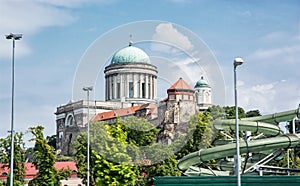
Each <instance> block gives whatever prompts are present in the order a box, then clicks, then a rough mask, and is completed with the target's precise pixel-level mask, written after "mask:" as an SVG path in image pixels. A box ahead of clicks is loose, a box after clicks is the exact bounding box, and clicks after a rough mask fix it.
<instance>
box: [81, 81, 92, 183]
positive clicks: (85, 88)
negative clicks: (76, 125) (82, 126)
mask: <svg viewBox="0 0 300 186" xmlns="http://www.w3.org/2000/svg"><path fill="white" fill-rule="evenodd" d="M83 90H84V91H86V92H87V106H88V114H87V176H86V185H87V186H89V185H90V91H92V90H93V87H92V86H91V87H84V88H83Z"/></svg>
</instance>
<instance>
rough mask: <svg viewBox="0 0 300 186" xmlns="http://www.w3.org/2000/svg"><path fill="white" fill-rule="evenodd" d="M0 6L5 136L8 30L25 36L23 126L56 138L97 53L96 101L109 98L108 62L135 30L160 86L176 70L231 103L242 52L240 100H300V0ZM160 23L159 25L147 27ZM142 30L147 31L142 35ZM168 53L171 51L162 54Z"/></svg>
mask: <svg viewBox="0 0 300 186" xmlns="http://www.w3.org/2000/svg"><path fill="white" fill-rule="evenodd" d="M0 4H1V5H0V36H2V37H0V66H1V68H0V137H5V136H7V135H8V132H7V131H9V130H10V124H11V84H12V83H11V82H12V78H11V71H12V66H11V64H12V41H11V40H6V39H5V35H7V34H9V33H22V34H23V38H22V39H21V40H20V41H16V48H15V104H14V105H15V112H14V118H15V119H14V125H15V126H14V130H15V131H17V132H26V130H27V129H28V127H30V126H36V125H44V126H45V135H53V134H55V130H56V124H55V114H54V113H55V110H56V108H57V106H59V105H62V104H66V103H68V102H69V101H70V100H73V99H75V100H77V99H80V96H83V95H82V94H83V93H81V94H80V95H78V97H75V98H74V84H76V82H77V80H76V78H78V77H77V75H78V74H80V73H79V71H80V70H81V69H82V64H88V63H87V62H85V61H88V60H89V59H90V58H88V55H89V54H90V53H93V52H94V53H95V55H94V58H93V59H91V60H92V61H94V62H97V59H98V58H99V60H98V61H99V64H98V65H101V67H100V66H99V67H98V68H97V69H96V70H95V72H93V73H95V74H94V75H95V76H96V79H95V77H94V79H93V80H94V81H96V82H94V83H95V84H94V85H95V86H96V89H95V90H97V91H95V92H94V95H93V98H94V99H99V100H101V99H103V93H104V92H103V91H101V90H102V89H103V88H102V86H103V83H102V82H101V78H103V72H102V71H101V70H102V69H103V65H107V64H109V57H110V56H111V55H113V52H112V51H113V50H118V49H120V48H122V46H126V45H127V44H128V43H127V42H128V41H129V35H130V34H132V35H133V36H132V40H133V41H134V42H135V43H134V44H136V46H140V47H141V48H143V47H144V48H143V49H144V50H145V51H146V52H150V53H151V52H152V53H151V57H152V59H153V60H151V61H156V63H154V64H155V65H157V66H158V68H159V78H160V80H161V84H160V85H161V86H163V87H168V86H169V84H170V83H172V82H173V83H174V82H175V81H176V78H177V79H178V78H179V77H177V76H176V75H178V76H179V75H183V76H186V77H187V81H188V83H190V84H191V86H193V84H194V83H195V82H196V81H197V80H198V79H200V76H201V75H204V76H205V77H206V78H207V81H208V82H209V83H210V84H212V85H213V86H212V91H213V94H214V96H213V104H219V105H229V106H233V105H234V94H233V84H234V82H233V60H234V58H235V57H242V58H243V60H244V64H243V65H241V66H239V67H238V69H237V87H238V105H239V106H241V107H243V108H244V109H245V110H246V111H249V110H254V109H258V110H260V112H261V113H262V114H270V113H274V112H280V111H286V110H292V109H296V108H297V107H298V105H299V104H300V84H299V79H300V73H299V64H300V62H299V58H300V2H299V1H298V0H286V1H281V0H272V1H270V0H252V1H245V0H241V1H237V0H223V1H222V0H160V1H158V0H157V1H155V0H154V1H146V0H133V1H125V0H110V1H105V0H26V1H25V0H0ZM153 21H154V22H155V23H159V24H157V25H155V26H153V25H152V27H150V26H149V25H151V23H152V22H153ZM131 25H133V26H134V27H130V26H131ZM147 26H149V28H148V27H147ZM128 27H129V28H130V29H128ZM114 31H116V32H118V33H116V32H114ZM129 32H130V33H129ZM144 34H145V35H146V34H148V35H147V36H143V37H144V38H143V37H142V36H141V35H144ZM151 34H152V35H151ZM114 36H118V37H114ZM174 38H176V39H175V40H174ZM142 39H146V40H149V39H152V40H158V41H162V43H164V42H166V43H167V44H168V45H167V49H166V46H164V45H163V44H161V43H160V44H161V45H160V46H158V45H153V43H150V44H149V42H148V43H147V42H146V43H145V42H139V41H141V40H142ZM102 41H105V42H102ZM199 43H200V44H202V45H201V46H200V45H198V44H199ZM156 44H157V43H156ZM170 44H171V45H172V44H173V45H175V46H179V47H180V51H181V52H182V51H188V55H192V58H193V59H194V60H196V61H197V60H199V61H201V60H202V57H203V56H201V55H203V54H206V53H205V52H208V53H209V54H208V55H209V56H210V57H211V59H213V61H214V62H213V63H214V65H213V67H214V68H212V69H210V68H208V67H206V66H205V65H207V64H206V63H205V60H202V61H204V62H203V63H199V64H198V65H197V69H195V68H194V66H193V65H191V63H190V62H191V60H187V58H184V57H183V56H181V57H180V58H178V56H176V54H175V53H176V52H174V51H176V50H174V47H171V48H172V50H170ZM97 47H100V48H101V47H102V49H110V50H108V51H107V53H106V54H105V55H104V53H105V52H104V51H101V50H100V51H95V50H96V49H97ZM155 47H156V49H157V50H155ZM159 47H162V48H159ZM175 48H176V47H175ZM150 49H151V50H150ZM164 49H166V50H168V51H169V53H168V54H169V56H168V57H166V56H164V55H163V54H162V51H164ZM177 49H178V48H177ZM155 51H156V52H157V51H159V52H160V53H155ZM170 51H171V52H170ZM196 53H197V54H196ZM198 54H199V56H198ZM200 54H201V55H200ZM158 55H160V56H159V57H157V56H158ZM170 55H171V57H170ZM172 55H173V56H172ZM176 57H177V58H176ZM204 58H205V57H203V59H204ZM103 59H105V60H103ZM175 59H176V60H177V61H175V62H174V61H173V60H175ZM170 66H172V71H171V70H170V68H171V67H170ZM89 68H91V66H89ZM198 68H199V69H201V70H199V71H198ZM170 71H171V73H170ZM200 71H201V72H200ZM85 73H86V74H89V72H86V71H85ZM96 73H97V74H96ZM91 74H92V72H91ZM169 76H172V79H170V78H169ZM173 76H174V77H173ZM216 77H217V78H216ZM220 77H222V78H221V80H220ZM168 78H169V79H168ZM173 78H174V79H173ZM218 78H219V79H218ZM164 80H165V83H164ZM163 84H164V85H163ZM218 85H219V86H218ZM75 88H76V87H75ZM223 89H224V93H223V92H222V90H223ZM160 90H164V91H165V89H164V88H160ZM163 94H164V92H159V93H158V95H159V96H160V97H163V96H164V95H163ZM220 97H222V98H224V99H220Z"/></svg>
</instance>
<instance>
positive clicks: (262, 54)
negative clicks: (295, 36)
mask: <svg viewBox="0 0 300 186" xmlns="http://www.w3.org/2000/svg"><path fill="white" fill-rule="evenodd" d="M298 53H300V45H291V46H285V47H280V48H271V49H258V50H256V51H255V52H254V53H253V54H252V56H251V57H253V58H256V59H267V58H277V57H278V56H282V55H283V56H282V57H284V56H291V55H295V54H298ZM295 60H296V59H295Z"/></svg>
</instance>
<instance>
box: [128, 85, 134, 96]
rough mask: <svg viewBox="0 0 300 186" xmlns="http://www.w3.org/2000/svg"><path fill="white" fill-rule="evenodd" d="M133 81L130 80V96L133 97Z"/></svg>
mask: <svg viewBox="0 0 300 186" xmlns="http://www.w3.org/2000/svg"><path fill="white" fill-rule="evenodd" d="M133 91H134V89H133V82H129V97H130V98H133Z"/></svg>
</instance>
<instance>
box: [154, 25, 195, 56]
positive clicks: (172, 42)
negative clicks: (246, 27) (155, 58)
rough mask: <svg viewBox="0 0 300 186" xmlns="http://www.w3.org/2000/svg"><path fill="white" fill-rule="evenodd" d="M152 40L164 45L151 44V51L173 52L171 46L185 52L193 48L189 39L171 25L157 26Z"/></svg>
mask: <svg viewBox="0 0 300 186" xmlns="http://www.w3.org/2000/svg"><path fill="white" fill-rule="evenodd" d="M152 39H153V40H154V41H157V42H162V43H165V44H164V45H158V44H153V46H152V47H151V49H152V50H157V51H165V52H174V48H173V46H175V47H177V48H180V49H181V50H186V51H188V50H192V49H193V48H194V46H193V44H192V43H191V41H190V40H189V38H188V37H187V36H185V35H184V34H182V33H180V32H179V31H178V30H177V29H176V28H175V27H174V26H173V25H172V24H171V23H161V24H159V25H157V27H156V29H155V34H154V35H153V37H152ZM168 44H169V45H168Z"/></svg>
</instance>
